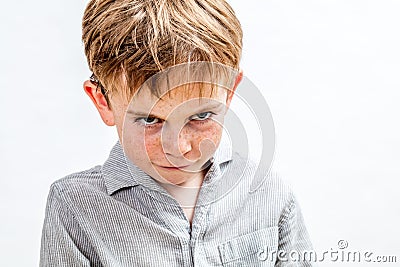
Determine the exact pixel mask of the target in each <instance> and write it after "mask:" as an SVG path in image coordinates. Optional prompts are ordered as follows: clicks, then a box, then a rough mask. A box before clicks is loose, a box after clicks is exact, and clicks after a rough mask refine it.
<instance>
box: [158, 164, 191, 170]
mask: <svg viewBox="0 0 400 267" xmlns="http://www.w3.org/2000/svg"><path fill="white" fill-rule="evenodd" d="M156 166H158V167H160V168H162V169H165V170H170V171H173V170H184V169H185V168H187V167H189V166H190V165H185V166H161V165H157V164H156Z"/></svg>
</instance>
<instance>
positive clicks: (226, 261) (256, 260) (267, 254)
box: [218, 226, 278, 266]
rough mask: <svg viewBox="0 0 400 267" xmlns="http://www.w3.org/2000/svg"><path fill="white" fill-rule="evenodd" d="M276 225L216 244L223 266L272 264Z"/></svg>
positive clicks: (275, 253)
mask: <svg viewBox="0 0 400 267" xmlns="http://www.w3.org/2000/svg"><path fill="white" fill-rule="evenodd" d="M277 250H278V227H277V226H274V227H268V228H264V229H261V230H258V231H255V232H252V233H249V234H246V235H242V236H239V237H236V238H234V239H231V240H229V241H227V242H225V243H222V244H219V245H218V252H219V256H220V259H221V261H222V265H223V266H274V265H275V260H276V255H277Z"/></svg>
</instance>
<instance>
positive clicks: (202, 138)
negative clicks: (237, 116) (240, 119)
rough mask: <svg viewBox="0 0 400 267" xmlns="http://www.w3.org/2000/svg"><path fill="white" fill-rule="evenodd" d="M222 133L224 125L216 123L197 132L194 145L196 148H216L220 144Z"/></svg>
mask: <svg viewBox="0 0 400 267" xmlns="http://www.w3.org/2000/svg"><path fill="white" fill-rule="evenodd" d="M221 134H222V127H221V126H220V125H219V124H217V123H215V124H213V125H211V126H210V127H207V128H204V129H202V130H201V131H199V132H197V133H196V134H195V135H196V138H195V142H194V145H195V147H196V149H198V150H199V149H206V150H215V149H216V147H217V146H218V145H219V142H220V139H221Z"/></svg>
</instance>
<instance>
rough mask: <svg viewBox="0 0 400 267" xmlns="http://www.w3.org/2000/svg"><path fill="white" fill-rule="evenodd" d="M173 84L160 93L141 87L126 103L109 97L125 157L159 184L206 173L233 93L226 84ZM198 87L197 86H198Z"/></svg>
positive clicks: (179, 182) (183, 182)
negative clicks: (223, 85)
mask: <svg viewBox="0 0 400 267" xmlns="http://www.w3.org/2000/svg"><path fill="white" fill-rule="evenodd" d="M199 86H200V84H197V85H195V86H194V88H193V89H194V90H192V91H190V92H189V91H188V90H187V88H185V87H182V86H181V87H177V88H175V89H173V90H171V91H170V92H169V94H165V95H164V96H162V97H161V98H158V97H156V96H154V95H153V94H151V92H150V91H149V90H141V91H140V92H139V93H137V94H136V95H135V96H134V98H133V99H132V101H131V103H127V101H124V100H123V99H122V98H120V97H114V98H112V99H111V106H112V107H113V113H114V119H115V124H116V126H117V129H118V134H119V136H120V140H121V143H122V145H123V147H124V151H125V153H126V155H127V157H128V158H129V159H130V160H131V161H132V162H133V163H134V164H135V165H136V166H138V167H139V168H141V169H142V170H143V171H144V172H146V173H147V174H149V175H150V176H151V177H153V178H154V179H156V180H158V181H159V182H162V183H172V184H175V185H189V184H191V183H190V181H191V180H194V179H193V178H195V177H199V175H204V172H205V167H206V166H205V164H206V162H207V161H208V160H209V159H210V158H211V157H212V155H213V154H214V152H215V150H216V148H217V147H218V145H219V142H220V138H221V134H222V129H223V127H222V124H223V120H224V115H225V113H226V111H227V108H228V106H229V103H230V100H231V98H232V95H233V93H231V91H230V90H227V89H225V88H214V91H212V89H211V86H209V85H208V86H204V85H203V86H202V88H203V92H202V96H203V97H199V90H200V89H199ZM196 89H197V90H196Z"/></svg>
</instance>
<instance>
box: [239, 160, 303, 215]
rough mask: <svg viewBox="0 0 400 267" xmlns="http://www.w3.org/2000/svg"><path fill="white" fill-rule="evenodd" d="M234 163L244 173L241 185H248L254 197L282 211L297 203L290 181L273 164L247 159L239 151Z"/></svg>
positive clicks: (250, 193)
mask: <svg viewBox="0 0 400 267" xmlns="http://www.w3.org/2000/svg"><path fill="white" fill-rule="evenodd" d="M235 162H236V163H235ZM233 164H234V165H236V166H235V167H233V168H234V169H236V170H240V172H242V173H243V174H242V175H243V178H244V179H243V181H244V182H242V183H241V186H245V187H247V190H248V192H249V196H250V197H251V198H252V199H256V200H258V202H259V203H266V205H268V206H271V205H273V206H274V207H275V208H276V209H278V210H281V211H282V212H283V211H284V210H287V209H290V208H291V207H292V206H293V205H294V204H295V202H296V200H295V195H294V193H293V190H292V187H291V186H290V184H289V182H288V181H287V180H285V179H284V178H283V177H282V175H281V174H280V173H279V172H278V171H277V170H276V169H274V168H273V167H272V166H270V165H268V164H262V163H257V162H255V161H254V160H252V159H245V158H243V157H242V156H240V155H239V154H237V153H236V155H234V157H233Z"/></svg>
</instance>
